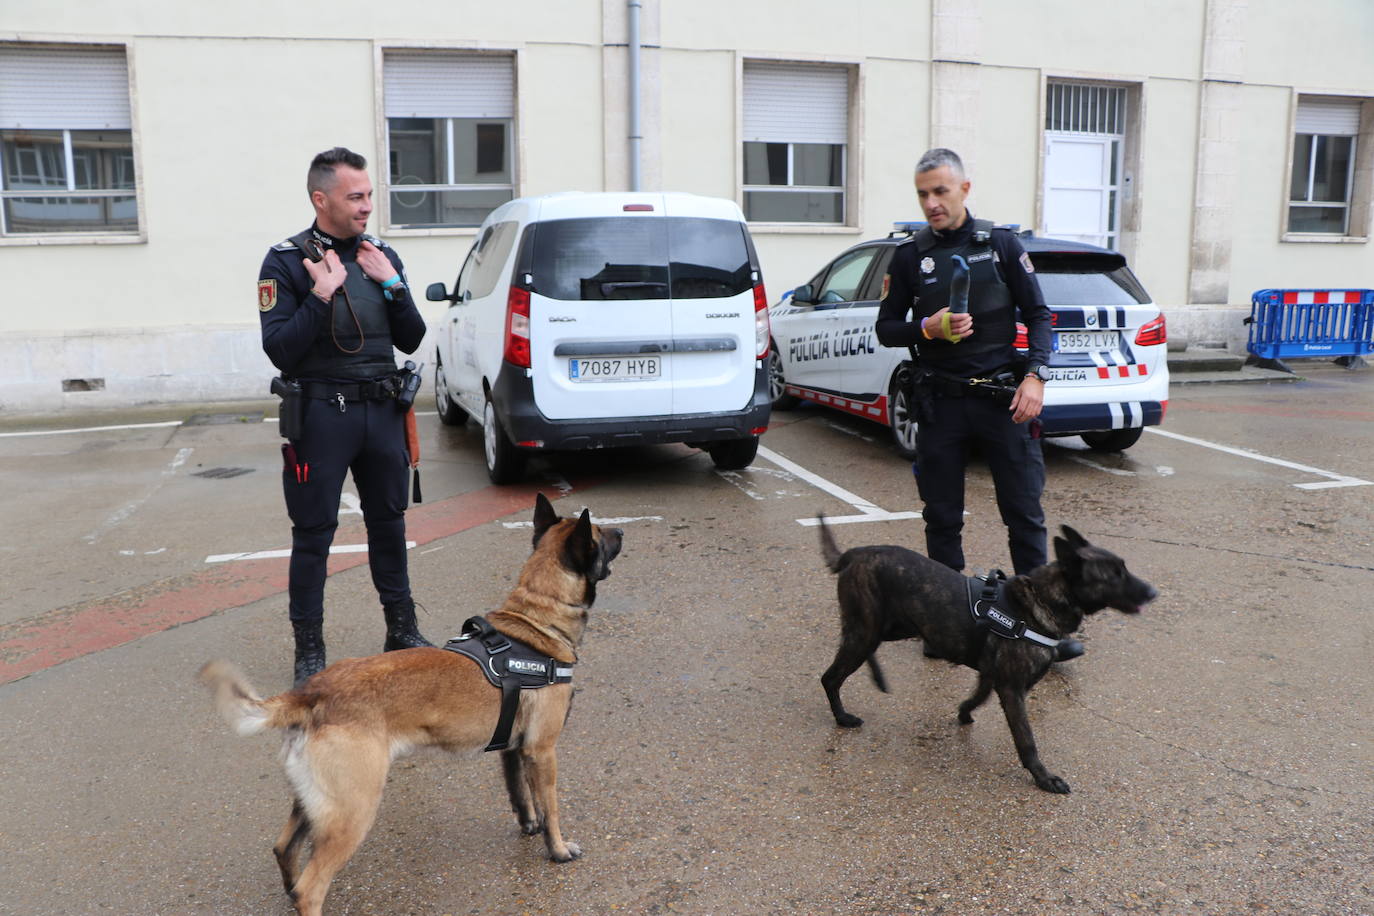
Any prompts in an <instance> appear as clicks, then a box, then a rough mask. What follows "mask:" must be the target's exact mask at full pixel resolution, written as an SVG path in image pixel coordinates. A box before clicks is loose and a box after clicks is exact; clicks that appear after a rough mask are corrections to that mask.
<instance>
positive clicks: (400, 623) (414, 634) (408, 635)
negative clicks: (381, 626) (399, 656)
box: [382, 598, 434, 652]
mask: <svg viewBox="0 0 1374 916" xmlns="http://www.w3.org/2000/svg"><path fill="white" fill-rule="evenodd" d="M382 613H383V614H384V615H386V643H385V645H383V646H382V651H383V652H391V651H393V650H395V649H422V648H424V647H426V646H429V647H430V648H433V646H434V643H432V642H430V641H429V640H428V639H425V638H424V637H423V636H421V635H420V630H419V628H418V627H417V626H416V625H415V602H414V601H413V600H411V599H410V598H406V599H405V600H403V601H397V602H395V603H394V604H388V605H386V606H384V607H383V608H382Z"/></svg>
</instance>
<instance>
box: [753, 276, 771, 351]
mask: <svg viewBox="0 0 1374 916" xmlns="http://www.w3.org/2000/svg"><path fill="white" fill-rule="evenodd" d="M768 338H769V330H768V293H767V292H765V291H764V289H763V284H762V283H756V284H755V285H754V357H755V358H756V359H766V358H767V357H768Z"/></svg>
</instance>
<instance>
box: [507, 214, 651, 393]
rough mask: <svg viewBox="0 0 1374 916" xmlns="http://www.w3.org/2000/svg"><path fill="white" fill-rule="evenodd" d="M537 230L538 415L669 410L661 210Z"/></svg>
mask: <svg viewBox="0 0 1374 916" xmlns="http://www.w3.org/2000/svg"><path fill="white" fill-rule="evenodd" d="M646 197H647V198H649V199H651V200H655V201H657V200H661V198H657V197H651V196H648V195H646ZM646 206H652V204H646ZM533 232H534V239H533V246H534V248H533V256H532V259H531V271H530V273H531V282H530V284H529V285H530V288H531V291H530V353H531V372H532V375H533V378H532V381H533V384H534V399H535V404H536V405H537V406H538V408H539V410H540V412H541V413H542V414H543V415H544V416H545V417H547V418H549V419H551V420H570V419H606V418H611V417H634V416H664V415H667V414H669V413H671V412H672V409H673V378H672V368H673V366H672V363H671V361H670V360H669V355H670V353H671V350H672V341H673V332H672V303H671V301H670V300H669V298H668V288H669V276H668V256H667V252H668V228H667V225H666V222H665V221H664V219H663V216H662V211H661V209H658V208H657V207H655V208H654V209H652V210H645V211H642V212H641V211H628V210H624V209H622V207H619V206H617V207H615V208H614V211H610V210H607V212H606V213H605V215H588V216H570V217H569V218H566V219H544V220H541V221H540V222H537V223H536V224H535V225H534V227H533Z"/></svg>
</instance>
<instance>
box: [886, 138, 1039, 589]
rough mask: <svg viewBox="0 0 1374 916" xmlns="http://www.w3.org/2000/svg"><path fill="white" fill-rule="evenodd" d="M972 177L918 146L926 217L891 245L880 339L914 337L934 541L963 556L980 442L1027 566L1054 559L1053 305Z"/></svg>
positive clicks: (949, 558) (919, 189)
mask: <svg viewBox="0 0 1374 916" xmlns="http://www.w3.org/2000/svg"><path fill="white" fill-rule="evenodd" d="M969 187H970V182H969V181H968V179H967V178H966V177H965V175H964V166H963V162H962V161H961V160H960V159H959V157H958V155H956V154H955V153H954V152H953V151H951V150H947V149H933V150H930V151H929V152H927V153H926V154H925V155H923V156H922V157H921V160H920V162H919V163H918V164H917V166H916V193H917V196H918V198H919V199H920V203H921V209H922V211H924V213H925V216H926V220H927V223H928V227H927V228H925V229H922V230H921V231H919V232H917V233H916V234H915V235H914V236H913V237H912V238H911V239H910V240H908V241H907V242H904V243H903V244H902V245H900V246H898V248H897V251H896V252H895V253H894V254H893V256H892V262H891V265H890V266H889V268H888V276H887V277H886V278H885V279H884V283H883V301H882V305H881V307H880V308H879V311H878V319H877V322H876V327H875V330H876V332H877V336H878V341H879V343H881V344H883V345H884V346H888V347H909V348H912V354H913V362H914V370H913V376H914V379H913V381H914V384H913V388H912V406H913V411H914V413H915V415H916V417H917V421H918V423H919V430H920V435H919V436H918V437H917V446H916V452H917V454H916V463H915V465H914V470H915V472H916V481H917V489H918V490H919V492H920V495H921V499H922V501H923V502H924V504H925V506H924V509H923V510H922V513H921V515H922V517H923V518H924V519H925V524H926V551H927V553H928V554H929V556H930V557H931V559H933V560H937V561H938V562H941V563H944V564H945V565H946V566H949V567H950V568H951V569H956V570H962V569H963V568H964V551H963V543H962V538H961V532H962V530H963V526H964V521H963V514H964V471H965V466H966V464H967V459H968V450H969V446H970V445H971V444H972V443H974V442H977V443H978V444H979V446H980V449H981V451H982V454H983V455H984V456H985V457H986V459H987V462H988V467H989V469H990V470H991V471H992V479H993V483H994V484H995V486H996V491H997V507H998V509H999V510H1000V512H1001V515H1002V521H1003V523H1005V524H1006V526H1007V532H1008V545H1009V547H1010V549H1011V558H1012V563H1013V565H1014V567H1015V570H1016V573H1017V574H1018V575H1019V574H1023V573H1028V572H1030V571H1031V570H1032V569H1034V568H1036V567H1037V566H1042V565H1044V564H1045V563H1046V562H1047V554H1046V543H1045V540H1046V539H1045V513H1044V510H1043V509H1042V508H1041V506H1040V495H1041V492H1042V491H1043V489H1044V485H1045V463H1044V458H1043V456H1042V455H1041V453H1040V442H1039V424H1038V422H1037V421H1036V418H1037V417H1038V416H1039V415H1040V409H1041V405H1042V403H1043V401H1044V385H1045V382H1046V381H1047V380H1048V379H1049V370H1048V368H1046V363H1047V362H1048V359H1049V350H1050V311H1049V309H1048V308H1046V306H1045V300H1044V297H1043V296H1042V295H1041V293H1040V286H1039V284H1038V283H1037V282H1036V280H1035V275H1034V268H1033V267H1032V266H1031V262H1030V258H1029V257H1028V256H1027V255H1026V252H1025V249H1024V248H1022V246H1021V243H1020V241H1019V240H1018V239H1017V238H1016V235H1015V234H1014V233H1012V232H1011V231H1009V230H1006V229H1000V228H995V227H993V225H992V224H991V223H989V222H987V221H985V220H976V219H974V218H973V215H972V214H971V213H969V212H968V210H967V208H966V207H965V206H964V199H965V198H966V197H967V196H968V191H969ZM965 296H966V301H967V310H966V311H964V310H962V305H963V302H964V301H965ZM908 313H910V316H908ZM1018 313H1019V315H1020V320H1021V322H1022V323H1023V324H1024V325H1025V326H1026V329H1027V332H1028V336H1029V340H1030V349H1029V352H1028V353H1027V354H1026V356H1025V357H1021V356H1020V355H1019V354H1018V353H1017V351H1016V348H1015V346H1014V344H1013V342H1014V340H1015V336H1016V320H1017V315H1018Z"/></svg>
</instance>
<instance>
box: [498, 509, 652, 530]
mask: <svg viewBox="0 0 1374 916" xmlns="http://www.w3.org/2000/svg"><path fill="white" fill-rule="evenodd" d="M576 514H578V515H580V514H581V513H580V512H579V513H576ZM661 521H663V516H661V515H622V516H619V517H611V518H597V517H596V516H595V515H593V516H592V524H593V525H625V524H628V523H630V522H661ZM501 525H502V527H505V528H533V527H534V522H502V523H501Z"/></svg>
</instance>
